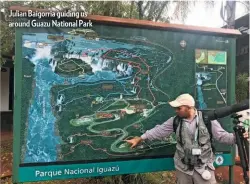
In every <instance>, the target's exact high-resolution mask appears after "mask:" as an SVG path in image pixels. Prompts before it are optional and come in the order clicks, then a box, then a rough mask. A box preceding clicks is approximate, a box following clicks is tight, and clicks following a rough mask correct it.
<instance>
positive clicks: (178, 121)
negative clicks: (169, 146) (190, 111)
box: [173, 116, 183, 146]
mask: <svg viewBox="0 0 250 184" xmlns="http://www.w3.org/2000/svg"><path fill="white" fill-rule="evenodd" d="M179 125H180V128H179V136H180V144H181V146H183V144H182V133H181V130H182V125H183V123H182V118H181V117H180V116H175V117H174V120H173V130H174V133H175V134H176V130H177V128H178V126H179Z"/></svg>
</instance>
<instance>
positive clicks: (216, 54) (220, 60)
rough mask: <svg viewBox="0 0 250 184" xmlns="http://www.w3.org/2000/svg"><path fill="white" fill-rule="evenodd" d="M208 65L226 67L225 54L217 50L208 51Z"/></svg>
mask: <svg viewBox="0 0 250 184" xmlns="http://www.w3.org/2000/svg"><path fill="white" fill-rule="evenodd" d="M207 53H208V64H214V65H226V64H227V52H226V51H218V50H208V52H207Z"/></svg>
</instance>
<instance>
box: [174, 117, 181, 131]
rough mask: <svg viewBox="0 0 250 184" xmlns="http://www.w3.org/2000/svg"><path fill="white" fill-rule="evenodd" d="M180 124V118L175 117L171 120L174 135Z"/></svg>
mask: <svg viewBox="0 0 250 184" xmlns="http://www.w3.org/2000/svg"><path fill="white" fill-rule="evenodd" d="M180 122H181V117H180V116H175V117H174V120H173V130H174V133H176V130H177V128H178V126H179V124H180Z"/></svg>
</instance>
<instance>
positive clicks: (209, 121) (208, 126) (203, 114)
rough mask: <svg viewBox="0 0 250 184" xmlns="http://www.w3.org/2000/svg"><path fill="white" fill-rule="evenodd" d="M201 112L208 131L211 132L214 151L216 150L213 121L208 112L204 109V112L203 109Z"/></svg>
mask: <svg viewBox="0 0 250 184" xmlns="http://www.w3.org/2000/svg"><path fill="white" fill-rule="evenodd" d="M201 113H202V117H203V121H204V124H205V125H206V127H207V130H208V133H209V136H210V142H211V147H212V151H213V152H215V147H214V145H213V134H212V122H211V120H210V119H209V118H208V115H207V114H206V112H204V111H203V112H202V111H201Z"/></svg>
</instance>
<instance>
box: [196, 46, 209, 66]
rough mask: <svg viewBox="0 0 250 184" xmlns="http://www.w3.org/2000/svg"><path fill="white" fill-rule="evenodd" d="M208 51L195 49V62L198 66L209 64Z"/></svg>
mask: <svg viewBox="0 0 250 184" xmlns="http://www.w3.org/2000/svg"><path fill="white" fill-rule="evenodd" d="M207 58H208V57H207V50H204V49H195V62H196V63H197V64H208V62H207Z"/></svg>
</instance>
